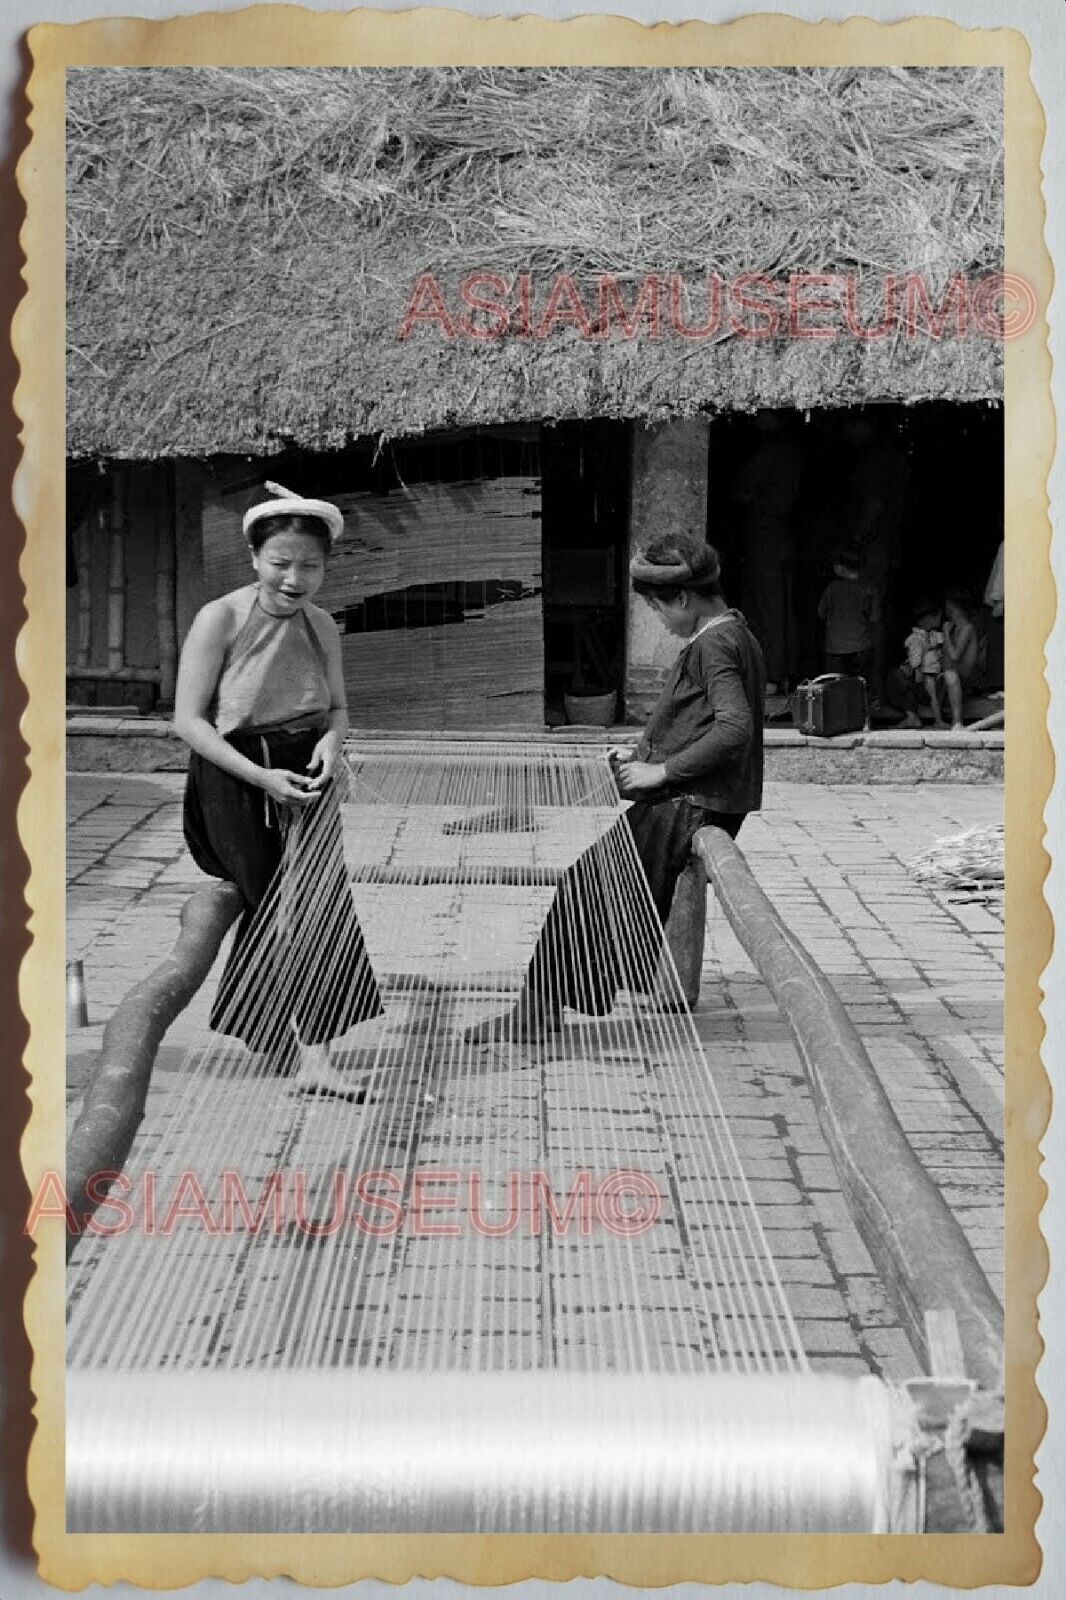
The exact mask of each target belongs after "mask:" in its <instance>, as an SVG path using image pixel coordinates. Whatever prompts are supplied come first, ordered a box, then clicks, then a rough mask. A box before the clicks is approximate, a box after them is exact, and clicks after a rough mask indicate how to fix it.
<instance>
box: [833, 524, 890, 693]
mask: <svg viewBox="0 0 1066 1600" xmlns="http://www.w3.org/2000/svg"><path fill="white" fill-rule="evenodd" d="M860 565H861V561H860V557H859V553H858V551H857V550H854V549H852V548H850V547H849V548H848V549H844V550H838V551H837V552H836V554H835V555H834V557H833V580H832V582H831V583H830V584H828V585H827V587H826V589H825V590H824V592H823V594H822V598H821V599H820V600H819V602H818V617H819V619H820V621H821V622H822V623H823V624H824V626H825V670H826V671H827V672H844V673H848V674H850V675H853V676H856V677H860V678H868V677H869V675H870V672H871V670H872V667H873V648H874V630H875V627H876V625H877V623H878V622H879V621H880V618H881V609H880V605H879V602H878V598H877V591H876V589H875V588H874V587H873V585H872V584H870V583H867V582H866V581H865V580H864V579H862V578H860V577H859V568H860Z"/></svg>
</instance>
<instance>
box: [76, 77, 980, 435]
mask: <svg viewBox="0 0 1066 1600" xmlns="http://www.w3.org/2000/svg"><path fill="white" fill-rule="evenodd" d="M1002 139H1003V129H1002V79H1001V74H1000V73H999V72H998V71H997V70H993V69H969V68H911V69H906V70H901V69H895V68H870V69H866V68H863V69H851V68H848V69H777V68H775V69H761V68H760V69H756V68H748V69H724V68H723V69H684V70H681V69H676V70H658V69H656V70H618V69H602V70H601V69H596V70H579V69H536V70H533V69H516V68H493V69H473V68H462V69H433V70H429V69H420V70H407V69H391V70H386V69H375V70H356V69H351V70H348V69H328V70H307V69H289V70H273V69H271V70H265V69H247V70H225V69H214V68H212V69H199V68H197V69H192V68H144V69H141V68H138V69H96V68H94V69H84V70H80V71H75V72H71V73H69V74H68V156H67V160H68V227H69V266H68V281H69V289H68V299H69V312H68V331H69V344H70V353H69V358H68V360H69V405H68V417H69V423H68V426H69V446H70V450H71V452H72V454H74V455H76V456H86V455H100V456H113V457H129V458H136V457H148V456H160V455H207V454H213V453H216V452H221V451H226V452H238V451H247V452H251V453H263V452H269V451H271V450H275V449H277V448H280V447H281V446H283V445H285V444H289V443H295V444H298V445H303V446H307V447H310V448H319V449H325V448H335V447H339V446H341V445H343V444H344V443H345V442H346V441H347V440H348V439H350V438H352V437H356V436H365V435H372V436H373V435H382V434H385V435H390V436H398V435H403V434H410V433H418V432H422V431H424V430H426V429H430V428H438V427H446V426H450V425H454V424H458V423H462V424H476V423H495V422H499V421H503V420H511V421H517V420H531V419H537V418H564V417H566V418H575V417H589V416H611V417H644V418H650V419H659V418H664V417H668V416H672V415H687V414H692V413H694V412H696V411H699V410H706V409H717V408H730V407H741V408H752V407H755V406H759V405H786V406H799V407H809V406H815V405H838V406H839V405H849V404H855V403H860V402H869V401H890V400H891V401H904V402H912V401H917V400H923V399H962V400H977V399H993V398H996V397H997V396H998V395H999V393H1000V384H1001V361H1000V356H1001V351H1000V349H999V347H998V344H997V343H996V341H995V340H992V339H989V338H987V337H981V336H970V337H967V338H961V339H960V338H955V337H950V336H947V337H944V338H943V339H940V340H933V339H930V338H929V337H921V336H920V337H917V338H906V337H904V336H902V334H900V335H898V336H893V337H891V338H885V339H880V340H873V341H862V340H858V339H855V338H853V337H850V336H847V335H843V336H841V337H838V338H835V339H832V340H797V339H788V338H774V339H769V340H767V339H745V338H742V337H739V336H737V335H736V334H733V333H729V332H728V331H727V332H726V334H725V336H722V337H717V336H716V337H715V338H712V339H705V340H686V339H683V338H679V337H677V336H671V335H670V334H669V332H667V333H665V334H664V335H663V336H662V337H661V338H660V339H659V340H658V341H653V340H651V339H649V338H647V337H637V338H635V339H631V340H627V339H626V338H624V337H623V336H622V334H621V333H620V332H619V331H617V330H615V331H613V332H612V333H611V335H610V337H609V338H607V339H601V340H596V339H588V338H584V337H582V336H581V334H580V333H579V331H578V330H576V329H575V328H573V327H558V326H557V327H555V328H554V330H553V331H552V332H551V333H550V334H549V335H548V336H547V337H545V338H541V339H530V338H523V337H515V336H508V337H505V338H495V339H489V340H476V339H473V338H469V337H462V336H459V337H456V338H455V339H453V340H448V339H446V338H444V337H443V336H442V335H441V333H440V330H439V328H437V327H422V326H420V327H416V328H415V330H414V332H413V333H412V335H411V337H410V338H408V339H407V340H399V339H398V338H397V336H396V334H397V329H398V327H399V325H400V322H401V320H402V317H403V313H404V309H405V307H406V305H407V303H408V299H409V296H410V292H411V289H412V285H413V283H414V280H415V278H416V276H417V274H418V273H419V272H422V271H432V272H433V273H434V274H435V275H436V277H437V279H438V281H439V283H440V285H441V288H442V290H443V292H444V293H445V295H446V297H447V299H448V303H449V305H450V306H451V307H452V309H453V311H454V310H457V309H459V307H458V295H457V288H458V284H459V282H460V280H461V279H462V278H463V276H464V275H465V274H466V273H468V272H470V271H471V270H473V269H477V268H485V269H489V270H492V271H494V272H497V273H499V274H500V275H501V276H503V277H504V278H505V279H506V280H507V281H508V283H509V284H511V283H513V281H514V279H515V275H516V274H517V273H519V272H528V273H530V274H532V277H533V281H534V284H535V292H536V294H537V295H538V296H539V297H540V305H541V306H542V305H543V301H544V299H545V298H546V296H547V292H548V289H549V288H550V287H551V282H552V280H553V278H554V277H555V275H556V274H558V273H559V272H560V271H562V270H566V271H569V272H571V273H573V274H574V275H575V277H576V280H577V281H578V282H579V284H583V285H586V286H591V287H590V289H589V293H590V295H591V301H592V304H593V306H595V288H594V284H593V280H594V277H595V275H596V274H599V273H604V272H609V273H613V274H615V275H616V276H617V278H618V280H619V282H620V283H621V284H622V285H623V286H624V288H625V293H626V295H627V296H628V298H629V299H630V300H632V298H633V295H634V290H635V288H636V286H637V285H639V283H640V282H641V280H642V279H643V278H644V276H645V275H646V274H647V273H649V272H661V273H663V274H664V275H667V274H669V273H671V272H678V273H681V274H683V275H684V276H685V279H686V281H687V282H688V284H689V286H690V287H691V288H692V290H693V304H692V307H691V310H690V312H689V315H690V317H691V319H692V320H693V321H698V320H699V315H700V309H701V305H700V295H701V292H702V287H703V284H704V281H705V274H706V273H707V271H708V270H711V269H713V270H715V271H717V272H720V273H721V274H722V275H723V277H725V278H726V279H729V278H731V277H733V276H734V275H736V274H738V273H742V272H764V273H767V274H770V275H772V276H774V277H775V278H777V279H780V278H782V277H783V276H784V275H787V274H788V273H790V272H792V271H842V272H859V273H861V274H863V275H864V279H865V281H866V283H867V284H868V285H870V284H872V285H873V288H874V290H875V291H876V292H877V293H880V289H879V286H878V283H877V280H878V278H879V277H880V275H882V274H883V273H884V272H886V271H899V272H908V271H916V272H921V273H923V274H925V275H926V277H927V279H928V280H929V282H930V284H932V285H933V286H936V285H943V284H944V282H946V280H947V279H948V277H949V276H950V275H951V274H953V273H956V272H964V273H970V274H980V273H982V272H988V271H991V270H993V269H996V268H998V267H999V266H1000V265H1001V258H1002V232H1003V218H1002V203H1003V201H1002ZM538 309H539V308H538Z"/></svg>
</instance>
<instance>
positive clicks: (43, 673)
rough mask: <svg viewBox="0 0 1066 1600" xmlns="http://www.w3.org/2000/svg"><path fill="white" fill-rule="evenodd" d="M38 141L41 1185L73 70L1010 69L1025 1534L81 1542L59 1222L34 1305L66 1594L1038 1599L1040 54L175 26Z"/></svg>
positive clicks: (918, 41)
mask: <svg viewBox="0 0 1066 1600" xmlns="http://www.w3.org/2000/svg"><path fill="white" fill-rule="evenodd" d="M30 44H31V50H32V53H33V59H34V70H33V75H32V78H31V80H30V86H29V95H30V100H31V104H32V108H33V109H32V113H31V119H30V120H31V131H32V142H31V145H30V148H29V149H28V151H27V152H26V154H25V155H24V156H23V158H22V161H21V163H20V168H19V182H20V189H21V192H22V194H23V196H24V198H25V200H26V205H27V220H26V224H25V228H24V231H23V244H24V248H25V253H26V257H27V268H26V282H27V293H26V298H25V300H24V302H23V304H22V305H21V306H20V308H19V310H18V313H17V315H16V318H15V320H14V324H13V334H12V337H13V343H14V347H15V351H16V355H17V357H18V359H19V361H20V364H21V372H22V376H21V380H20V383H19V386H18V390H17V393H16V409H17V411H18V414H19V416H20V418H21V420H22V423H23V427H24V437H25V456H24V460H23V463H22V465H21V467H20V469H19V472H18V475H17V478H16V485H15V500H16V509H17V511H18V513H19V516H20V518H21V520H22V522H23V524H24V526H25V528H26V532H27V546H26V551H25V554H24V556H23V560H22V566H21V570H22V575H23V579H24V582H25V585H26V594H27V608H28V613H29V619H28V621H27V624H26V626H25V628H24V630H23V632H22V634H21V636H20V638H19V641H18V663H19V670H20V673H21V676H22V679H23V681H24V683H25V685H26V687H27V690H28V693H29V697H30V701H29V707H28V709H27V712H26V716H25V719H24V734H25V737H26V739H27V741H28V743H29V746H30V757H29V767H30V781H29V784H28V787H27V791H26V793H25V795H24V797H23V800H22V803H21V806H20V809H19V829H20V835H21V838H22V841H23V844H24V847H25V849H26V851H27V854H28V856H29V858H30V861H31V880H30V884H29V887H28V892H27V898H28V901H29V904H30V907H31V932H32V935H33V945H32V948H31V950H30V952H29V953H28V955H27V956H26V959H25V961H24V963H23V967H22V976H21V995H22V1004H23V1009H24V1012H25V1015H26V1017H27V1020H28V1023H29V1025H30V1029H31V1037H30V1043H29V1047H28V1050H27V1057H26V1059H27V1067H28V1070H29V1071H30V1073H31V1076H32V1080H33V1089H32V1098H33V1116H32V1120H31V1122H30V1124H29V1126H28V1128H27V1130H26V1133H25V1136H24V1139H23V1145H22V1150H23V1164H24V1168H25V1172H26V1178H27V1183H28V1186H29V1189H30V1191H31V1193H35V1192H36V1191H37V1189H38V1186H39V1184H40V1181H41V1179H42V1176H43V1174H44V1173H45V1172H46V1171H47V1170H49V1169H59V1170H62V1160H63V1155H62V1152H63V1140H64V1100H63V1084H62V1075H61V1073H60V1071H59V1067H58V1063H59V1062H60V1060H61V1059H62V1056H63V1038H64V1034H63V1024H62V1020H61V1019H62V1017H63V1015H64V1011H63V989H62V986H63V982H64V959H65V946H64V936H63V927H64V903H65V902H64V885H63V873H62V864H63V852H62V848H61V845H60V840H61V839H62V837H63V828H64V779H65V761H64V700H65V695H64V661H63V653H62V650H61V649H60V648H57V641H59V640H61V639H62V638H63V630H64V617H63V604H64V601H63V596H62V594H61V591H60V584H59V582H58V578H57V574H58V573H59V572H60V571H61V570H62V561H63V543H62V540H63V534H62V528H63V523H64V515H63V513H64V504H63V489H62V458H63V453H64V385H65V364H64V340H63V333H62V329H63V326H64V323H63V311H62V308H63V305H64V293H65V287H64V261H65V253H64V251H65V247H64V201H63V196H64V184H65V178H64V104H65V72H66V69H67V67H71V66H81V65H84V66H91V65H138V64H141V65H153V66H156V65H179V64H188V65H196V64H205V65H211V64H234V65H247V66H255V65H266V64H272V63H280V62H283V63H284V64H286V65H309V66H310V65H323V66H325V65H355V64H358V65H392V64H417V65H431V64H439V63H443V64H449V63H462V64H468V63H471V64H472V63H488V64H518V65H541V64H548V63H551V64H557V63H558V64H564V63H565V64H569V65H575V66H577V65H582V64H593V63H595V64H605V63H608V64H615V63H616V64H619V65H626V64H632V65H657V64H664V65H665V64H677V65H685V64H691V65H696V64H712V63H713V64H715V65H781V64H824V65H832V64H844V65H855V64H863V65H866V64H871V65H874V64H880V63H886V64H890V63H901V64H907V65H921V64H930V65H934V64H935V65H939V64H958V65H975V66H976V65H998V66H1001V67H1002V69H1003V72H1004V83H1005V98H1006V157H1005V159H1006V185H1007V238H1006V259H1007V264H1008V268H1009V270H1010V271H1012V272H1015V273H1017V274H1019V275H1021V276H1022V277H1024V278H1025V279H1026V280H1027V281H1028V283H1029V284H1030V285H1031V286H1032V287H1033V288H1034V290H1035V292H1036V296H1037V301H1038V304H1039V315H1038V316H1037V317H1036V319H1035V321H1034V322H1033V324H1032V326H1031V328H1030V329H1029V331H1028V332H1027V333H1026V334H1025V335H1024V337H1022V338H1020V339H1017V340H1015V341H1013V342H1008V344H1007V347H1006V368H1005V392H1004V416H1005V434H1006V484H1005V502H1006V511H1007V529H1008V533H1007V539H1006V547H1007V553H1006V562H1007V578H1006V582H1007V587H1008V590H1009V592H1010V595H1011V606H1010V609H1009V611H1008V613H1007V625H1006V631H1007V663H1008V666H1007V672H1008V680H1009V682H1010V683H1011V685H1012V686H1016V687H1013V689H1012V692H1013V697H1014V698H1013V701H1012V707H1013V709H1012V729H1011V736H1010V740H1009V742H1008V746H1007V748H1008V750H1009V760H1008V761H1007V764H1006V780H1005V782H1006V815H1007V862H1008V867H1007V877H1006V883H1007V888H1006V925H1007V949H1008V952H1009V960H1008V964H1007V976H1006V1032H1007V1061H1008V1063H1009V1067H1008V1086H1009V1087H1008V1116H1007V1119H1006V1126H1007V1172H1008V1204H1007V1208H1006V1259H1007V1267H1008V1292H1007V1297H1006V1317H1007V1356H1008V1378H1007V1425H1006V1441H1007V1464H1006V1505H1007V1523H1006V1531H1005V1532H1004V1533H1003V1534H1001V1535H994V1536H989V1535H985V1536H969V1535H950V1536H948V1535H921V1536H903V1535H899V1536H893V1537H882V1538H872V1537H864V1536H849V1537H825V1536H823V1537H818V1538H806V1539H805V1538H801V1537H793V1536H786V1535H780V1536H770V1537H763V1536H722V1537H713V1538H712V1537H704V1536H698V1535H691V1536H685V1537H672V1536H655V1537H651V1536H597V1535H589V1536H577V1535H573V1536H557V1537H533V1536H529V1537H518V1536H507V1537H503V1536H496V1537H493V1536H465V1535H464V1536H451V1535H449V1536H423V1535H405V1536H358V1537H356V1536H352V1537H348V1536H343V1537H342V1536H333V1537H328V1538H327V1537H316V1536H311V1535H305V1536H276V1537H269V1538H267V1537H260V1536H236V1535H232V1536H230V1535H215V1536H211V1537H201V1536H176V1535H110V1536H108V1535H97V1534H79V1535H68V1534H67V1533H66V1530H65V1511H64V1407H63V1399H62V1396H63V1375H64V1348H65V1346H64V1269H63V1236H62V1232H61V1224H60V1223H58V1222H51V1223H49V1224H48V1225H47V1227H46V1228H44V1229H42V1230H41V1231H40V1233H39V1234H38V1236H37V1238H36V1241H35V1252H36V1275H35V1277H34V1280H33V1282H32V1284H31V1287H30V1290H29V1293H28V1295H27V1299H26V1325H27V1329H28V1332H29V1336H30V1339H31V1342H32V1345H33V1350H34V1389H35V1393H36V1396H37V1400H36V1416H37V1434H36V1437H35V1439H34V1443H33V1447H32V1453H31V1459H30V1466H29V1476H30V1487H31V1493H32V1497H33V1501H34V1505H35V1507H36V1513H37V1523H36V1532H35V1542H36V1545H37V1548H38V1550H39V1553H40V1564H41V1573H42V1576H43V1577H44V1578H45V1579H46V1580H47V1581H49V1582H50V1583H53V1584H56V1585H58V1586H60V1587H63V1588H70V1589H77V1588H80V1587H83V1586H85V1585H87V1584H88V1583H90V1582H104V1583H108V1582H114V1581H118V1580H126V1581H130V1582H136V1583H139V1584H141V1585H144V1586H148V1587H175V1586H178V1585H183V1584H191V1583H194V1582H196V1581H197V1580H198V1579H200V1578H203V1577H206V1576H219V1577H224V1578H226V1579H228V1580H231V1581H241V1580H243V1579H245V1578H248V1577H251V1576H274V1575H286V1576H290V1577H292V1578H294V1579H296V1580H298V1581H300V1582H302V1583H305V1584H317V1585H322V1586H329V1585H339V1584H342V1583H346V1582H350V1581H354V1580H355V1579H358V1578H362V1577H377V1578H381V1579H386V1580H388V1581H392V1582H404V1581H406V1580H408V1579H410V1578H411V1577H415V1576H447V1577H451V1578H454V1579H458V1580H461V1581H464V1582H467V1583H472V1584H500V1583H507V1582H514V1581H518V1580H520V1579H523V1578H530V1577H541V1578H550V1579H553V1580H558V1581H565V1580H567V1579H569V1578H572V1577H577V1576H594V1575H604V1576H609V1577H612V1578H614V1579H617V1580H618V1581H620V1582H624V1583H629V1584H634V1585H641V1586H658V1585H665V1584H671V1583H677V1582H682V1581H701V1582H717V1583H720V1582H725V1581H730V1580H752V1579H757V1578H758V1579H765V1580H770V1581H777V1582H781V1583H789V1584H792V1585H795V1586H801V1587H809V1588H811V1589H818V1588H826V1587H830V1586H832V1585H836V1584H840V1583H844V1582H848V1581H858V1580H864V1581H867V1582H883V1581H888V1580H890V1579H893V1578H895V1579H904V1580H913V1579H919V1578H924V1579H927V1580H929V1581H934V1582H941V1583H945V1584H950V1585H952V1586H954V1587H975V1588H976V1587H980V1586H984V1585H988V1584H992V1583H1015V1584H1026V1583H1031V1582H1033V1581H1034V1579H1035V1577H1036V1575H1037V1573H1038V1571H1039V1567H1040V1551H1039V1547H1038V1544H1037V1541H1036V1537H1035V1532H1034V1528H1035V1522H1036V1517H1037V1514H1038V1511H1039V1507H1040V1496H1039V1494H1038V1492H1037V1490H1036V1488H1035V1484H1034V1468H1033V1460H1034V1456H1035V1452H1036V1449H1037V1446H1038V1444H1039V1442H1040V1438H1041V1437H1042V1434H1043V1428H1044V1410H1043V1402H1042V1400H1041V1398H1040V1395H1039V1390H1038V1384H1037V1377H1036V1368H1037V1365H1038V1362H1039V1357H1040V1351H1041V1341H1040V1336H1039V1329H1038V1323H1037V1315H1036V1296H1037V1294H1038V1293H1039V1291H1040V1289H1041V1287H1042V1285H1043V1283H1044V1280H1045V1277H1046V1271H1047V1252H1046V1249H1045V1246H1044V1243H1043V1239H1042V1236H1041V1233H1040V1228H1039V1216H1040V1210H1041V1206H1042V1204H1043V1201H1044V1198H1045V1194H1046V1189H1045V1185H1044V1182H1043V1180H1042V1179H1041V1177H1040V1174H1039V1149H1038V1147H1039V1141H1040V1138H1041V1136H1042V1134H1043V1132H1044V1129H1045V1126H1046V1122H1047V1117H1048V1113H1049V1107H1050V1086H1049V1083H1048V1080H1047V1077H1046V1074H1045V1072H1044V1069H1043V1067H1042V1065H1041V1061H1040V1048H1041V1041H1042V1037H1043V1027H1042V1023H1041V1019H1040V1015H1039V1003H1040V993H1041V991H1040V975H1041V973H1042V972H1043V970H1044V969H1045V967H1046V965H1047V963H1048V961H1049V959H1050V955H1051V949H1052V937H1053V933H1052V922H1051V916H1050V912H1049V909H1048V907H1047V905H1046V903H1045V901H1044V898H1043V883H1044V879H1045V876H1046V872H1047V856H1046V853H1045V850H1044V846H1043V823H1042V813H1043V809H1044V806H1045V804H1046V801H1047V798H1048V795H1049V793H1050V789H1051V783H1052V777H1053V755H1052V751H1051V746H1050V740H1049V738H1048V734H1047V730H1046V715H1047V703H1048V693H1047V686H1046V683H1045V680H1044V676H1043V673H1044V648H1045V641H1046V639H1047V637H1048V635H1049V633H1050V629H1051V625H1052V621H1053V618H1054V614H1055V594H1054V586H1053V581H1052V575H1051V569H1050V556H1049V552H1050V522H1049V517H1048V506H1047V491H1046V482H1047V475H1048V471H1049V469H1050V463H1051V458H1052V454H1053V448H1054V435H1055V427H1054V416H1053V408H1052V402H1051V395H1050V358H1049V355H1048V351H1047V330H1046V324H1045V321H1044V308H1045V307H1046V305H1047V303H1048V299H1049V297H1050V292H1051V284H1052V268H1051V263H1050V260H1049V257H1048V255H1047V251H1046V248H1045V245H1044V240H1043V222H1044V206H1043V198H1042V193H1041V187H1040V161H1041V151H1042V144H1043V138H1044V119H1043V114H1042V110H1041V107H1040V104H1039V102H1038V99H1037V97H1036V94H1035V91H1034V89H1033V87H1032V84H1031V82H1030V79H1029V75H1028V58H1029V51H1028V46H1027V44H1026V43H1025V41H1024V39H1023V38H1022V37H1021V36H1020V35H1019V34H1017V33H1014V32H1013V31H1011V30H996V31H995V32H985V33H982V32H979V31H977V30H966V29H962V28H959V27H957V26H955V25H954V24H950V23H946V22H942V21H933V20H913V21H909V22H906V23H900V24H895V25H892V26H882V25H878V24H875V23H872V22H867V21H862V20H857V19H856V20H852V21H849V22H847V23H844V24H837V23H831V24H819V25H811V24H805V23H800V22H796V21H794V20H793V19H786V18H782V17H760V18H757V19H755V18H749V19H744V20H742V21H740V22H738V23H734V24H730V25H727V26H723V27H720V28H719V27H715V26H712V25H708V24H704V23H697V22H693V23H686V24H684V25H683V26H680V27H672V26H670V27H667V26H661V27H658V28H654V29H648V28H645V27H642V26H640V25H638V24H635V23H632V22H628V21H624V20H622V19H617V18H591V17H584V18H581V19H580V20H576V21H572V22H568V23H549V22H546V21H541V20H539V19H536V18H530V17H526V18H523V19H522V20H521V21H520V22H509V21H501V20H498V19H496V20H491V21H485V22H482V21H480V20H478V19H474V18H466V17H461V16H458V15H457V14H456V13H453V12H409V13H403V14H399V15H389V16H386V15H382V14H377V13H373V12H368V11H363V12H354V13H350V14H348V15H345V16H341V15H331V16H323V15H321V14H317V13H315V14H312V13H307V12H302V11H298V10H296V9H294V8H266V7H264V8H255V9H254V10H252V11H248V12H242V13H239V14H235V15H230V16H225V17H223V16H218V15H213V16H212V15H201V16H199V17H195V18H181V19H175V20H174V21H171V22H166V23H145V22H142V21H129V20H126V21H101V22H98V23H92V24H83V25H80V26H75V27H70V28H59V27H54V26H44V27H41V28H37V29H35V30H33V32H32V34H31V37H30Z"/></svg>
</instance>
